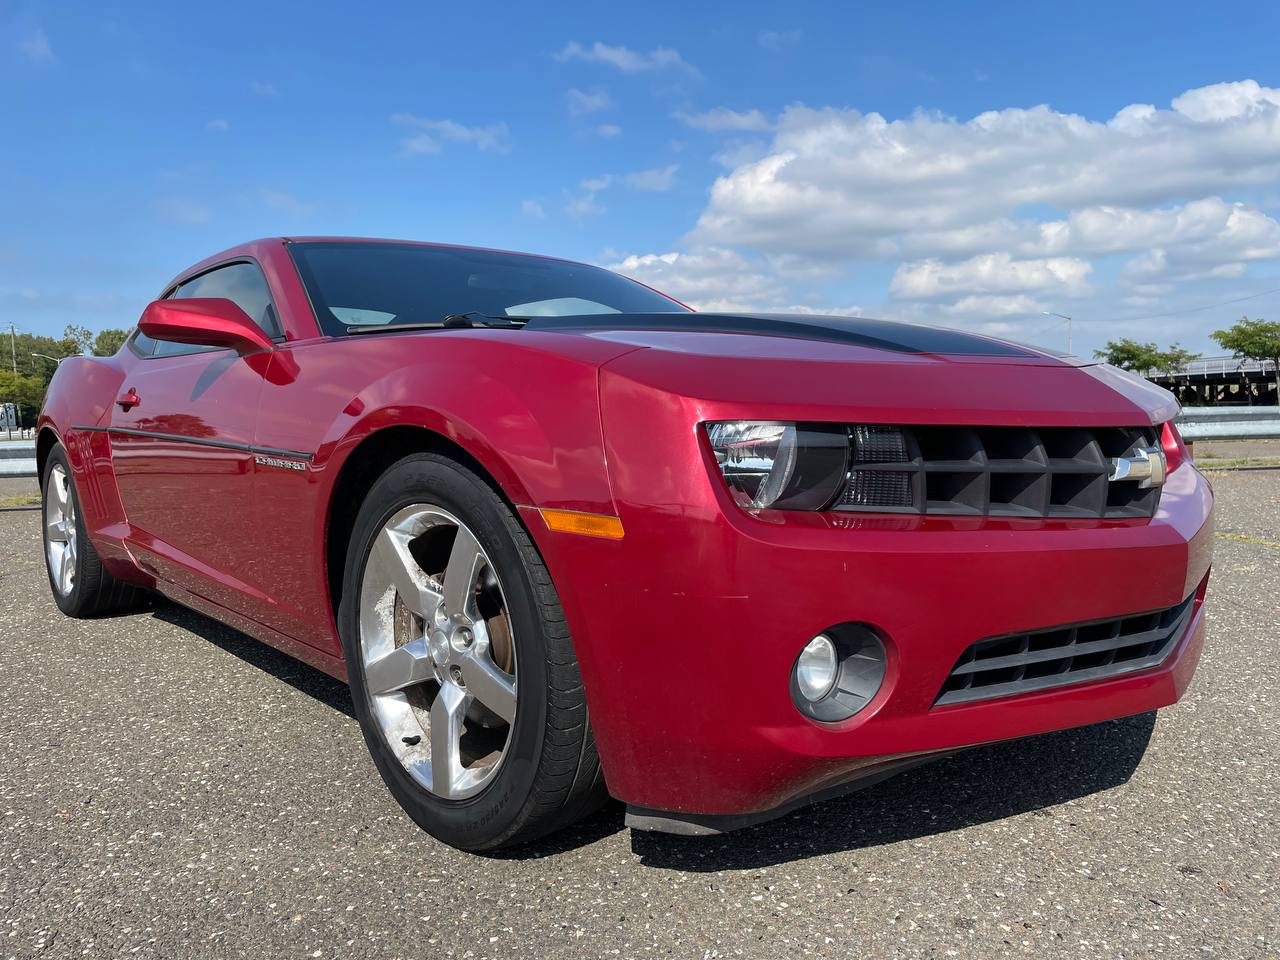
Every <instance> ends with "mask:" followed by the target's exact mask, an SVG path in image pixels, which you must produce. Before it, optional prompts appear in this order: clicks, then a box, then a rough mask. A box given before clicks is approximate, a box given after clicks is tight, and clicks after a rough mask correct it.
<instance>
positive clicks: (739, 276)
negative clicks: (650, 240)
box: [607, 247, 786, 311]
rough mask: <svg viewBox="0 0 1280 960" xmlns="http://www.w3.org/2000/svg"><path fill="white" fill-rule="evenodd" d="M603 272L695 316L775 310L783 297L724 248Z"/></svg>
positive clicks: (765, 276)
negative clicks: (710, 312)
mask: <svg viewBox="0 0 1280 960" xmlns="http://www.w3.org/2000/svg"><path fill="white" fill-rule="evenodd" d="M607 266H608V268H609V269H610V270H613V271H615V272H617V273H620V274H622V275H623V276H626V277H631V278H632V279H633V280H639V281H640V282H641V283H647V284H648V285H649V286H651V287H653V288H654V289H656V290H661V291H662V292H663V293H666V294H669V295H670V296H673V297H675V298H676V299H677V300H680V301H682V302H683V303H687V304H688V305H689V306H691V307H693V308H694V309H695V310H727V311H734V310H765V309H769V308H770V307H771V306H772V307H773V308H774V309H777V304H779V303H784V302H785V297H786V289H785V288H784V287H783V285H782V284H780V283H779V282H778V281H777V280H776V279H775V278H774V277H772V276H770V275H769V273H768V271H766V270H760V269H759V268H758V267H757V266H756V265H754V264H753V263H751V262H750V261H749V260H747V258H746V257H744V256H743V255H742V254H740V253H738V252H736V251H734V250H729V249H726V248H723V247H708V248H704V249H701V250H695V251H691V252H688V253H680V252H675V251H672V252H669V253H648V254H643V255H640V256H635V255H633V256H629V257H624V258H623V259H621V260H619V261H618V262H616V263H611V264H608V265H607Z"/></svg>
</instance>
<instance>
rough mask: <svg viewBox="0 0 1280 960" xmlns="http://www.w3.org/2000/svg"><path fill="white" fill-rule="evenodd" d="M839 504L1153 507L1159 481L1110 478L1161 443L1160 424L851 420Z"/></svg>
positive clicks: (1000, 512)
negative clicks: (1117, 461)
mask: <svg viewBox="0 0 1280 960" xmlns="http://www.w3.org/2000/svg"><path fill="white" fill-rule="evenodd" d="M849 438H850V450H851V456H850V464H849V476H848V480H847V481H846V483H845V486H844V489H843V491H842V492H841V494H840V496H839V497H837V498H836V502H835V503H834V504H833V505H832V509H835V510H857V511H863V512H868V511H869V512H882V513H888V512H892V513H917V514H945V515H952V516H957V515H958V516H1003V517H1150V516H1152V515H1153V514H1154V513H1155V511H1156V507H1157V505H1158V504H1159V502H1160V488H1159V486H1152V487H1148V488H1146V489H1143V488H1142V487H1141V485H1140V484H1139V483H1138V482H1137V481H1136V480H1115V481H1112V480H1109V479H1108V477H1109V474H1110V471H1111V460H1112V458H1115V457H1126V456H1133V455H1134V453H1135V451H1136V450H1137V449H1138V448H1140V447H1154V446H1157V445H1158V442H1157V435H1156V431H1155V430H1154V429H1152V428H1151V427H1042V428H1034V427H923V426H915V427H898V426H881V425H863V424H858V425H854V426H851V427H850V428H849Z"/></svg>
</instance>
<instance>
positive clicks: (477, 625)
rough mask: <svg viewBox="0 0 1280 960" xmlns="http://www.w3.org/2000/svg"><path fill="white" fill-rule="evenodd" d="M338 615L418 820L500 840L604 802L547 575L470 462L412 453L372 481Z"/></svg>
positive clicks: (465, 841)
mask: <svg viewBox="0 0 1280 960" xmlns="http://www.w3.org/2000/svg"><path fill="white" fill-rule="evenodd" d="M405 570H408V571H409V574H408V578H407V579H406V576H405V573H404V571H405ZM455 570H458V571H462V572H461V573H455V572H454V571H455ZM467 571H470V572H469V573H468V572H467ZM338 620H339V630H340V633H341V636H342V645H343V653H344V655H345V658H346V664H347V672H348V676H349V679H350V684H351V692H352V700H353V702H354V706H355V712H356V716H357V718H358V719H359V721H360V726H361V730H362V732H363V734H364V738H365V742H366V743H367V744H368V747H369V751H370V753H371V754H372V756H373V760H374V763H375V765H376V766H377V768H378V771H379V773H380V774H381V775H382V779H383V780H384V781H385V782H386V784H387V787H388V788H389V789H390V791H391V793H392V795H393V796H394V797H395V798H396V800H397V801H398V802H399V804H400V806H401V807H403V808H404V810H405V812H406V813H408V814H409V816H410V817H411V818H412V819H413V820H414V821H415V822H416V823H417V824H418V825H419V826H421V827H422V828H423V829H424V830H426V831H427V832H428V833H430V834H432V835H433V836H435V837H437V838H438V839H440V840H442V841H444V842H445V843H447V844H449V845H450V846H453V847H457V848H459V849H462V850H472V851H485V850H496V849H499V848H502V847H509V846H515V845H518V844H521V843H527V842H529V841H531V840H534V839H536V838H537V837H540V836H542V835H544V834H546V833H548V832H550V831H553V830H556V829H558V828H560V827H562V826H565V825H567V824H569V823H571V822H572V821H574V820H576V819H578V818H580V817H582V816H584V815H586V814H587V813H589V812H590V811H592V810H594V809H595V808H596V807H598V806H599V805H600V804H601V803H602V802H603V801H604V799H605V797H606V792H605V785H604V778H603V774H602V771H601V767H600V760H599V756H598V754H597V752H596V747H595V741H594V739H593V737H592V734H591V723H590V720H589V718H588V716H587V704H586V695H585V691H584V689H583V683H582V677H581V675H580V673H579V670H578V662H577V658H576V657H575V655H574V650H573V644H572V641H571V639H570V637H569V631H568V627H567V625H566V623H565V617H564V611H563V610H562V609H561V606H560V601H559V598H558V597H557V595H556V591H555V587H554V586H553V584H552V582H551V577H550V576H549V574H548V573H547V569H546V567H545V566H544V565H543V563H542V559H541V557H540V556H539V555H538V553H537V551H536V550H535V549H534V547H533V544H532V543H531V541H530V540H529V536H528V533H527V532H526V531H525V529H524V527H523V526H522V525H521V524H520V522H519V520H518V519H517V518H516V516H515V515H514V513H513V512H512V510H511V509H510V508H509V507H508V506H507V504H506V503H505V502H504V501H503V500H502V499H501V498H499V497H498V496H497V494H496V493H495V492H494V491H493V490H492V489H491V488H490V486H489V485H488V484H487V483H486V482H485V481H484V480H483V479H482V478H481V477H479V476H477V475H476V474H475V473H474V472H473V471H472V470H470V469H468V468H467V467H466V466H463V465H462V464H459V463H457V462H455V461H453V460H451V459H449V458H447V457H443V456H440V455H436V454H415V455H412V456H409V457H406V458H405V459H403V460H401V461H399V462H398V463H396V464H394V465H393V466H392V467H390V468H389V469H388V470H387V471H386V473H384V474H383V475H382V476H381V477H380V478H379V479H378V480H377V481H376V482H375V483H374V485H373V487H372V489H371V490H370V491H369V494H368V496H367V497H366V499H365V501H364V503H363V504H362V505H361V507H360V511H359V514H358V515H357V517H356V521H355V526H354V529H353V531H352V536H351V541H350V546H349V547H348V554H347V563H346V568H345V572H344V577H343V590H342V601H341V604H340V607H339V616H338ZM495 678H496V679H495ZM481 681H483V682H481ZM499 742H501V746H500V747H499V746H497V744H499ZM477 743H479V744H481V745H480V746H477V745H476V744H477ZM486 750H487V751H488V753H484V751H486ZM477 757H479V759H477ZM495 757H496V759H494V758H495ZM455 761H456V762H455ZM468 761H469V762H470V763H471V765H470V766H468V765H467V763H468Z"/></svg>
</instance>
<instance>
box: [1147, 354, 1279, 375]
mask: <svg viewBox="0 0 1280 960" xmlns="http://www.w3.org/2000/svg"><path fill="white" fill-rule="evenodd" d="M1229 373H1230V374H1235V373H1242V374H1250V373H1256V374H1264V373H1265V374H1269V375H1270V376H1272V377H1274V376H1275V374H1276V364H1275V361H1274V360H1244V359H1242V358H1240V357H1201V358H1200V359H1198V360H1192V361H1191V362H1190V363H1188V364H1187V365H1186V366H1184V367H1181V368H1180V369H1178V370H1156V369H1155V368H1152V369H1150V370H1147V371H1146V372H1145V373H1143V374H1142V376H1144V377H1146V378H1147V379H1148V380H1167V379H1169V378H1171V377H1225V376H1226V375H1227V374H1229Z"/></svg>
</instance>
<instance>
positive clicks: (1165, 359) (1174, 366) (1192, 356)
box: [1152, 343, 1200, 373]
mask: <svg viewBox="0 0 1280 960" xmlns="http://www.w3.org/2000/svg"><path fill="white" fill-rule="evenodd" d="M1199 359H1200V354H1198V353H1192V352H1191V351H1190V350H1183V349H1182V347H1180V346H1178V344H1176V343H1175V344H1172V345H1171V346H1170V347H1169V349H1168V350H1157V351H1156V357H1155V363H1153V364H1152V366H1153V367H1155V368H1156V369H1157V370H1159V371H1160V372H1161V373H1176V372H1177V371H1179V370H1182V369H1183V368H1185V367H1186V365H1187V364H1189V363H1190V362H1191V361H1192V360H1199Z"/></svg>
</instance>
